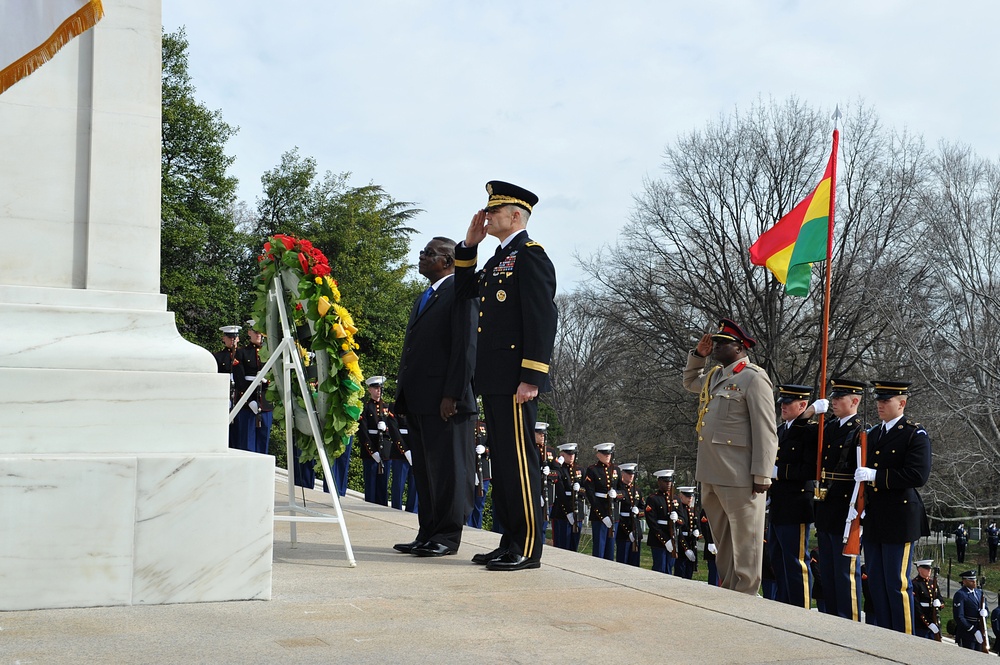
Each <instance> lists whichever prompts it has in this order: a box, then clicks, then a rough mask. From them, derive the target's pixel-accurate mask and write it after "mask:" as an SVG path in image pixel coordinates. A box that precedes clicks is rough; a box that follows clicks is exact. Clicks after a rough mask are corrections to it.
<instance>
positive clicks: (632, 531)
mask: <svg viewBox="0 0 1000 665" xmlns="http://www.w3.org/2000/svg"><path fill="white" fill-rule="evenodd" d="M637 466H639V465H638V464H636V463H635V462H629V463H627V464H619V465H618V470H619V471H620V472H621V475H620V476H619V477H618V498H619V499H620V500H621V504H620V507H619V509H618V514H619V516H620V517H619V521H618V531H617V533H616V534H615V561H617V562H618V563H627V564H628V565H630V566H636V567H638V565H639V551H640V547H641V546H642V522H640V519H641V518H640V517H639V516H640V515H641V514H642V513H643V511H644V510H645V509H646V504H645V503H644V502H643V500H642V495H641V494H640V493H639V489H638V488H637V487H636V486H635V469H636V467H637Z"/></svg>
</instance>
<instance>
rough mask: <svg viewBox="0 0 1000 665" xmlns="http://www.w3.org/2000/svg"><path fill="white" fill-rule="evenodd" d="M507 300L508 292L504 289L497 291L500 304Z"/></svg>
mask: <svg viewBox="0 0 1000 665" xmlns="http://www.w3.org/2000/svg"><path fill="white" fill-rule="evenodd" d="M506 299H507V292H506V291H504V290H503V289H500V290H499V291H497V301H498V302H503V301H504V300H506Z"/></svg>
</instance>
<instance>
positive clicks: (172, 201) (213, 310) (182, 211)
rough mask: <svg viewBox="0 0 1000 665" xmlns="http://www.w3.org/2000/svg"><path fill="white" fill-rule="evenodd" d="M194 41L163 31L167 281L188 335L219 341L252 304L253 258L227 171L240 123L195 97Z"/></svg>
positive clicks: (163, 266)
mask: <svg viewBox="0 0 1000 665" xmlns="http://www.w3.org/2000/svg"><path fill="white" fill-rule="evenodd" d="M187 49H188V41H187V38H186V36H185V34H184V30H183V29H181V30H178V31H177V32H175V33H170V34H164V35H163V74H162V86H163V149H162V162H161V212H160V215H161V240H160V243H161V245H160V282H161V290H162V291H163V293H165V294H166V295H167V305H168V308H169V309H170V310H171V311H173V312H174V313H175V315H176V317H177V327H178V330H179V331H180V333H181V335H183V336H184V337H185V338H186V339H188V340H190V341H192V342H195V343H197V344H200V345H202V346H205V347H208V348H214V347H215V346H218V344H219V341H218V340H219V333H218V328H219V326H221V325H231V324H235V323H241V322H242V320H243V318H244V317H243V316H242V314H243V313H245V312H247V311H249V310H248V308H247V303H246V302H241V294H245V295H244V296H243V297H242V300H244V301H245V300H247V299H248V298H249V297H250V296H249V292H248V290H247V289H245V288H244V289H242V290H241V288H240V286H239V284H241V283H243V284H248V283H249V281H248V279H247V277H246V276H245V275H243V276H241V275H240V271H241V269H242V270H243V272H246V271H247V270H251V271H252V269H253V266H252V265H251V263H250V262H249V261H247V260H246V259H247V258H248V257H246V255H245V253H244V252H243V248H242V245H243V243H242V242H241V240H240V238H239V237H238V235H237V234H236V233H235V222H234V211H235V209H236V184H237V180H236V178H234V177H231V176H229V175H227V173H226V171H227V169H228V168H229V166H230V165H231V164H232V163H233V159H234V158H233V157H230V156H228V155H227V154H226V153H225V144H226V141H228V140H229V139H230V138H231V137H232V136H233V134H234V133H235V132H236V129H237V128H235V127H233V126H231V125H229V124H227V123H226V122H225V121H224V120H223V119H222V113H221V112H220V111H211V110H209V109H208V108H207V107H206V106H205V105H204V104H202V103H200V102H199V101H198V100H197V99H196V98H195V88H194V85H193V84H192V83H191V76H190V74H189V73H188V53H187ZM241 259H243V260H242V261H241Z"/></svg>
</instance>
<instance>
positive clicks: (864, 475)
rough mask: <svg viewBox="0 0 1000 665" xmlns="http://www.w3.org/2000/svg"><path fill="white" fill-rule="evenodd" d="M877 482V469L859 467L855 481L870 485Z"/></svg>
mask: <svg viewBox="0 0 1000 665" xmlns="http://www.w3.org/2000/svg"><path fill="white" fill-rule="evenodd" d="M873 480H875V469H869V468H868V467H867V466H859V467H858V468H857V470H855V472H854V481H855V482H858V483H869V482H871V481H873Z"/></svg>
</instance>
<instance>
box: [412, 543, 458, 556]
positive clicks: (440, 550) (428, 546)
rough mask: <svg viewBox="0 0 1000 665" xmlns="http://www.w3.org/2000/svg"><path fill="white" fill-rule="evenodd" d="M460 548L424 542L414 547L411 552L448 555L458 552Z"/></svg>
mask: <svg viewBox="0 0 1000 665" xmlns="http://www.w3.org/2000/svg"><path fill="white" fill-rule="evenodd" d="M457 553H458V550H456V549H452V548H450V547H448V546H447V545H442V544H440V543H424V544H423V545H420V546H419V547H414V548H413V549H412V550H410V554H416V555H417V556H447V555H449V554H457Z"/></svg>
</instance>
